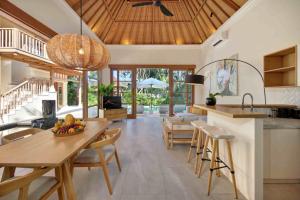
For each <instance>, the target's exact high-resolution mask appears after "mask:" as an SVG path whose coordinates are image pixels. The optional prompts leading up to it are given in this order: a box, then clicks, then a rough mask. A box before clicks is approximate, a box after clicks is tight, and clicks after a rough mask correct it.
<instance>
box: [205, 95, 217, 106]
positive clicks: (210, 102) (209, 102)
mask: <svg viewBox="0 0 300 200" xmlns="http://www.w3.org/2000/svg"><path fill="white" fill-rule="evenodd" d="M216 103H217V100H216V98H211V97H207V98H206V105H208V106H214V105H216Z"/></svg>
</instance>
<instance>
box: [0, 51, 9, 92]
mask: <svg viewBox="0 0 300 200" xmlns="http://www.w3.org/2000/svg"><path fill="white" fill-rule="evenodd" d="M11 63H12V62H11V60H9V59H5V58H3V57H1V62H0V70H1V73H0V74H1V82H0V93H4V92H5V91H7V90H9V89H10V83H11Z"/></svg>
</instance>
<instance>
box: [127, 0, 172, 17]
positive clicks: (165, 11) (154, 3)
mask: <svg viewBox="0 0 300 200" xmlns="http://www.w3.org/2000/svg"><path fill="white" fill-rule="evenodd" d="M143 6H157V7H159V8H160V11H161V12H162V13H163V14H164V15H165V16H168V17H172V16H173V13H172V12H171V11H170V10H168V9H167V8H166V7H165V6H164V5H163V4H162V3H161V0H157V1H145V2H141V3H135V4H133V5H132V7H143Z"/></svg>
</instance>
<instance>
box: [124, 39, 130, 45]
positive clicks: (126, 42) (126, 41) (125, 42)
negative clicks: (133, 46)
mask: <svg viewBox="0 0 300 200" xmlns="http://www.w3.org/2000/svg"><path fill="white" fill-rule="evenodd" d="M122 44H125V45H129V44H130V41H129V40H128V39H125V40H122Z"/></svg>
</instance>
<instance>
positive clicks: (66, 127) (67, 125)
mask: <svg viewBox="0 0 300 200" xmlns="http://www.w3.org/2000/svg"><path fill="white" fill-rule="evenodd" d="M84 128H85V123H84V121H81V120H79V119H75V118H74V117H73V115H71V114H68V115H66V117H65V119H64V121H58V122H56V123H55V125H54V128H53V129H52V132H53V133H54V135H55V136H57V137H65V136H71V135H77V134H80V133H82V132H83V130H84Z"/></svg>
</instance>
